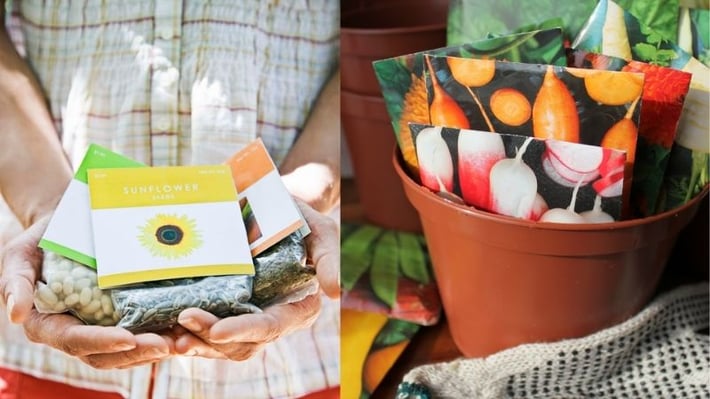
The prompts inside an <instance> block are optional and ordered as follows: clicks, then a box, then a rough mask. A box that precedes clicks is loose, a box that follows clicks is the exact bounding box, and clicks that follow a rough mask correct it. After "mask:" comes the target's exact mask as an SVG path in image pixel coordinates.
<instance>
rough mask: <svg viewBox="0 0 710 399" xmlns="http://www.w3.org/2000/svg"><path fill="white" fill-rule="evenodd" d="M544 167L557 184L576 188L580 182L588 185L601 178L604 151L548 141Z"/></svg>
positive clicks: (543, 159)
mask: <svg viewBox="0 0 710 399" xmlns="http://www.w3.org/2000/svg"><path fill="white" fill-rule="evenodd" d="M545 144H546V149H545V153H544V154H543V155H542V166H543V168H544V170H545V172H546V173H547V175H548V176H549V177H550V179H552V180H554V181H555V182H556V183H558V184H561V185H563V186H566V187H574V186H575V184H576V183H577V182H579V181H580V180H581V181H582V183H583V184H587V183H589V182H591V181H593V180H594V179H596V178H597V177H598V176H599V168H600V167H601V165H602V161H603V160H604V149H603V148H601V147H596V146H586V147H582V146H580V145H574V144H570V143H566V142H563V141H557V140H546V141H545Z"/></svg>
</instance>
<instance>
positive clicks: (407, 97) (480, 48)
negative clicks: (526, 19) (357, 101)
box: [373, 28, 565, 171]
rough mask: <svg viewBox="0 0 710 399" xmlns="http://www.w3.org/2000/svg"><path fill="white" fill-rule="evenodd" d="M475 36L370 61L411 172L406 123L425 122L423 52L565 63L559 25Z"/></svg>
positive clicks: (411, 153)
mask: <svg viewBox="0 0 710 399" xmlns="http://www.w3.org/2000/svg"><path fill="white" fill-rule="evenodd" d="M481 37H483V36H481ZM477 39H478V40H475V41H471V42H470V43H466V44H463V45H459V46H452V47H445V48H440V49H432V50H427V51H421V52H418V53H414V54H407V55H402V56H398V57H393V58H388V59H384V60H379V61H375V62H374V63H373V67H374V69H375V75H376V76H377V79H378V81H379V83H380V87H381V88H382V95H383V97H384V100H385V106H386V107H387V112H388V113H389V116H390V119H391V120H392V127H393V128H394V132H395V137H396V138H397V143H398V145H399V147H400V149H401V150H402V154H403V156H404V160H405V162H406V163H407V165H409V167H410V168H411V169H412V170H414V171H416V156H415V155H414V145H413V143H412V139H411V132H410V131H409V125H408V124H409V123H410V122H414V123H429V115H428V113H427V110H426V88H425V86H424V71H425V69H426V65H425V63H424V55H425V54H431V55H451V56H457V57H464V58H491V59H492V58H496V59H502V60H509V61H516V62H527V63H537V64H554V65H560V66H564V65H565V57H564V46H563V38H562V31H561V30H560V29H559V28H549V29H540V30H534V31H529V32H521V33H517V34H511V35H503V36H496V37H489V38H484V39H481V38H477Z"/></svg>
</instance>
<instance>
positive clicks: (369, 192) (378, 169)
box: [340, 91, 421, 232]
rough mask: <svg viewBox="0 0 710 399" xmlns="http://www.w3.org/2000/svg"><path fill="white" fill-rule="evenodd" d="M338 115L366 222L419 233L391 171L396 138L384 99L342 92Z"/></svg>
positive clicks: (418, 227) (412, 210)
mask: <svg viewBox="0 0 710 399" xmlns="http://www.w3.org/2000/svg"><path fill="white" fill-rule="evenodd" d="M340 113H341V123H342V126H343V131H344V132H345V141H346V142H347V144H348V150H349V152H350V158H351V160H352V166H353V170H354V172H355V185H356V188H357V192H358V197H359V198H360V203H361V205H362V209H363V215H364V217H365V219H367V220H368V221H369V222H371V223H373V224H375V225H377V226H380V227H384V228H387V229H395V230H401V231H411V232H421V224H420V223H419V216H418V215H417V212H416V211H415V210H414V208H413V207H412V205H411V204H410V203H409V201H407V198H406V197H405V196H404V191H403V190H402V184H401V183H400V182H399V177H397V175H396V174H395V172H394V170H393V169H392V165H391V161H390V158H391V155H392V147H394V145H395V137H394V132H393V131H392V125H391V124H390V118H389V115H388V114H387V109H386V108H385V102H384V100H383V99H382V98H381V97H375V96H363V95H359V94H354V93H350V92H347V91H341V111H340Z"/></svg>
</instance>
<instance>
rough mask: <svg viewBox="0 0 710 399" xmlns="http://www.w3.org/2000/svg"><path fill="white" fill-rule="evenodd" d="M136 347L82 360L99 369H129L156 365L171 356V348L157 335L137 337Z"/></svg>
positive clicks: (82, 357) (95, 355)
mask: <svg viewBox="0 0 710 399" xmlns="http://www.w3.org/2000/svg"><path fill="white" fill-rule="evenodd" d="M135 342H136V345H135V347H134V348H133V349H131V350H126V351H120V352H114V353H97V354H91V355H87V356H80V358H81V359H82V360H83V361H84V362H85V363H87V364H89V365H90V366H92V367H95V368H99V369H108V368H128V367H136V366H141V365H144V364H149V363H154V362H157V361H159V360H161V359H164V358H166V357H168V356H170V352H171V348H170V345H169V344H168V343H167V342H166V341H165V339H164V338H163V337H161V336H159V335H157V334H139V335H136V336H135Z"/></svg>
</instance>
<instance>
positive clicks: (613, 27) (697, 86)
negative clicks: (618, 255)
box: [572, 0, 710, 211]
mask: <svg viewBox="0 0 710 399" xmlns="http://www.w3.org/2000/svg"><path fill="white" fill-rule="evenodd" d="M705 22H707V21H705ZM701 30H702V31H703V32H707V28H705V29H701ZM703 35H704V36H706V35H707V34H706V33H703ZM611 38H613V39H614V40H610V39H611ZM679 41H681V40H680V38H679ZM572 47H573V48H575V49H581V50H585V51H591V52H595V53H601V54H605V55H611V56H616V57H620V58H623V59H627V60H629V59H633V60H637V61H643V62H648V63H652V64H655V65H659V66H666V67H670V68H674V69H678V70H682V71H685V72H689V73H692V78H691V82H690V89H689V91H688V94H687V96H686V99H685V103H684V106H683V112H682V114H681V118H680V122H679V126H678V132H677V134H676V138H675V142H674V144H673V148H672V150H671V155H670V158H669V159H670V160H669V164H668V167H667V168H666V174H665V176H664V182H663V189H662V191H661V195H660V197H659V199H658V201H657V206H656V207H657V210H658V211H662V210H667V209H672V208H673V207H675V206H677V205H680V204H682V203H684V202H685V201H687V199H689V198H692V196H693V195H694V194H693V193H697V192H699V191H698V188H697V187H701V188H700V189H702V187H704V186H705V185H706V184H708V181H709V179H708V176H709V175H710V168H709V166H708V165H710V163H708V161H707V160H708V156H709V155H708V154H710V138H709V137H708V131H709V130H710V120H708V117H707V112H708V109H709V108H710V69H708V67H707V66H706V65H704V64H703V63H702V62H700V61H699V60H698V59H697V58H695V57H693V56H692V55H691V54H690V53H688V52H686V51H685V50H683V48H681V47H680V46H679V45H678V44H676V43H674V42H672V41H670V40H667V39H664V36H663V35H661V34H659V33H658V32H657V31H656V30H654V29H652V28H650V27H649V26H647V25H645V24H643V23H642V22H640V21H639V20H638V19H637V18H635V17H634V16H633V15H631V14H629V13H628V12H625V11H624V10H622V9H621V8H620V7H619V6H618V5H617V4H616V3H614V2H613V1H609V0H604V1H600V2H599V4H598V5H597V7H596V8H595V10H594V12H593V13H592V15H591V16H590V17H589V19H588V21H587V22H586V25H585V28H584V29H583V30H582V32H581V33H580V34H579V36H578V37H577V38H576V39H575V41H574V43H573V44H572ZM703 54H704V53H703Z"/></svg>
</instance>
